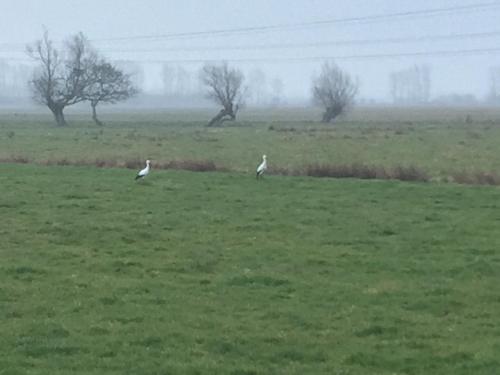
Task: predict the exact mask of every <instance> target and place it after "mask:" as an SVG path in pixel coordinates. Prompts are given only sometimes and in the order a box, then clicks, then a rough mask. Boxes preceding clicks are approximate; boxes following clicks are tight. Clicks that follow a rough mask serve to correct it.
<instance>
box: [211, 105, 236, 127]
mask: <svg viewBox="0 0 500 375" xmlns="http://www.w3.org/2000/svg"><path fill="white" fill-rule="evenodd" d="M237 111H238V106H236V111H233V107H232V106H231V107H228V108H223V109H221V110H220V112H219V113H217V115H215V117H214V118H213V119H211V120H210V122H209V123H208V124H207V126H216V125H220V124H222V123H223V122H224V121H228V120H231V121H234V120H236V112H237ZM226 116H227V117H226Z"/></svg>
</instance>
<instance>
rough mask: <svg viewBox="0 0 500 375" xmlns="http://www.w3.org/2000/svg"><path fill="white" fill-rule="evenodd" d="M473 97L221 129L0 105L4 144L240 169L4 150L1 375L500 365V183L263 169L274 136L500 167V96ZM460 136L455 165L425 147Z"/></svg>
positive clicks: (300, 153) (0, 153)
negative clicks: (94, 119)
mask: <svg viewBox="0 0 500 375" xmlns="http://www.w3.org/2000/svg"><path fill="white" fill-rule="evenodd" d="M300 113H302V112H300ZM466 113H467V114H468V113H469V112H453V114H451V115H450V114H448V115H447V116H445V115H442V114H441V113H439V112H437V111H436V112H435V113H434V112H432V111H431V112H429V113H428V114H427V115H426V116H424V117H425V119H421V118H420V117H418V116H419V114H418V113H411V112H404V113H402V114H400V115H399V116H396V115H397V113H396V114H394V113H392V112H391V115H389V114H387V113H383V112H374V113H373V114H372V115H368V114H367V113H360V112H357V113H353V114H352V117H350V118H347V119H344V121H343V122H341V123H339V124H337V125H335V126H333V127H324V126H320V125H318V124H315V123H309V122H307V121H306V117H307V116H306V115H305V114H303V113H302V114H301V116H304V118H299V116H298V115H295V114H294V113H291V114H290V113H288V114H287V113H285V114H283V113H280V114H275V116H276V118H275V121H274V120H273V121H268V122H266V121H264V120H261V119H259V116H264V115H265V114H262V113H255V114H252V115H251V116H253V117H251V116H250V114H248V115H247V116H248V117H247V118H245V117H244V118H242V120H241V121H240V122H238V123H237V124H235V126H230V127H223V128H216V129H207V128H204V127H202V126H201V124H202V115H203V113H194V114H193V115H192V120H191V122H189V121H183V120H182V118H183V116H184V115H183V112H175V113H170V114H165V115H163V114H155V115H145V114H130V116H125V115H117V114H115V115H109V116H108V117H106V116H103V119H104V120H106V121H107V122H108V125H107V126H106V127H105V128H104V129H102V131H101V129H100V128H97V127H95V126H93V125H91V124H90V123H89V122H86V121H83V120H82V118H81V117H78V116H75V120H74V122H73V124H72V126H70V127H69V128H67V129H57V128H55V127H53V126H52V125H51V123H50V118H49V117H44V116H42V117H40V120H38V121H37V115H34V114H33V115H18V116H13V115H9V116H7V115H3V116H0V159H2V158H3V159H5V160H8V159H9V158H12V157H26V158H28V159H29V161H30V162H32V161H34V162H38V163H40V164H43V163H44V162H45V161H47V160H49V159H51V158H52V159H58V158H60V159H62V158H66V160H69V161H72V160H73V161H75V160H83V159H85V158H88V159H94V158H95V159H97V158H115V159H116V160H121V159H123V160H127V159H133V158H141V159H145V158H146V157H150V158H152V159H153V160H172V159H174V158H188V157H189V158H190V159H208V160H215V161H217V162H219V163H223V165H225V166H227V167H228V168H229V169H231V171H230V172H226V173H220V172H210V173H194V172H188V171H166V170H155V169H153V172H152V173H151V175H150V176H148V177H147V178H146V179H145V180H143V181H139V182H134V181H133V179H134V176H135V171H133V170H129V169H121V168H95V167H76V166H42V165H39V164H33V163H28V164H14V163H0V222H1V223H2V225H1V226H0V257H1V259H2V261H1V262H0V302H1V303H0V319H1V321H2V325H1V330H0V333H1V334H0V375H4V374H5V375H7V374H9V375H14V374H16V375H18V374H19V375H20V374H37V375H38V374H50V375H53V374H56V375H57V374H61V375H63V374H95V375H97V374H148V375H152V374H217V375H219V374H231V375H237V374H239V375H249V374H314V375H315V374H338V375H340V374H342V375H347V374H349V375H357V374H370V375H372V374H387V375H389V374H399V375H402V374H407V375H410V374H411V375H413V374H415V375H417V374H419V375H420V374H421V375H424V374H425V375H427V374H450V375H451V374H453V375H457V374H458V375H461V374H463V375H469V374H480V375H481V374H484V375H486V374H488V375H490V374H495V373H497V372H498V369H499V368H500V359H499V358H500V356H499V353H500V297H499V294H498V285H499V284H500V252H499V249H500V235H499V234H500V231H499V230H498V226H499V223H500V189H499V188H498V187H484V186H468V185H457V184H442V183H436V182H431V183H409V182H399V181H363V180H356V179H329V178H326V179H318V178H308V177H283V176H266V177H265V178H264V179H263V180H260V181H256V180H255V177H254V175H253V170H254V168H255V165H256V163H257V162H258V161H259V159H260V154H261V153H263V152H266V153H267V154H268V155H269V158H270V162H276V163H279V165H285V164H286V163H292V164H293V163H301V162H302V161H303V159H304V158H306V159H307V160H310V161H311V162H316V161H317V160H323V159H321V158H324V160H326V161H328V162H331V161H333V162H337V161H339V160H341V159H342V158H346V160H348V159H349V155H352V156H353V157H356V156H357V157H359V158H360V160H361V161H362V162H369V161H376V162H377V163H378V162H380V163H383V162H384V160H386V161H385V162H386V163H389V164H391V163H394V164H396V163H401V162H404V161H405V160H408V163H412V164H417V165H421V166H425V167H426V168H429V170H431V171H434V172H433V173H435V175H436V176H438V175H439V173H442V171H445V170H446V168H452V167H453V168H459V169H474V168H477V169H478V170H487V169H488V168H494V167H495V166H496V165H497V164H500V153H499V152H498V151H496V149H495V147H494V143H495V140H497V138H500V122H499V123H498V124H497V121H498V120H497V117H496V116H497V114H496V112H495V113H488V114H485V113H482V112H481V113H477V114H476V113H473V115H472V117H473V119H474V121H476V122H473V123H472V124H470V123H469V124H466V123H464V122H463V121H462V120H460V119H462V118H463V115H464V114H466ZM403 114H404V116H407V117H408V118H412V119H413V120H412V123H411V124H409V123H406V121H409V120H407V119H405V118H403V117H404V116H402V115H403ZM291 115H293V117H294V118H295V120H292V119H291V118H290V117H289V116H291ZM197 116H198V117H197ZM287 116H288V117H287ZM391 116H395V118H392V117H391ZM440 116H442V117H440ZM481 116H483V117H481ZM499 118H500V117H499ZM384 119H385V120H384ZM68 120H69V121H71V120H72V118H71V117H70V116H68ZM461 121H462V122H461ZM270 126H273V128H274V129H281V130H278V131H276V130H272V129H271V130H270V129H269V127H270ZM292 128H293V129H295V130H290V129H292ZM283 129H287V130H284V131H283ZM313 129H317V130H313ZM409 129H413V130H409ZM366 131H367V132H368V133H367V134H365V135H364V136H362V135H363V132H366ZM396 132H402V133H401V134H396ZM12 133H14V134H12ZM319 133H320V134H321V135H320V134H319ZM472 133H474V134H478V135H474V136H471V135H470V134H472ZM311 134H312V135H311ZM335 134H343V135H349V137H351V138H346V137H344V136H340V138H337V137H336V136H333V137H332V138H328V135H335ZM377 134H378V135H379V136H376V135H377ZM383 134H384V135H383ZM386 135H387V136H388V138H386ZM287 137H289V138H290V139H288V138H287ZM363 137H365V138H363ZM419 137H423V138H424V141H421V140H418V138H419ZM496 137H497V138H496ZM210 139H213V140H210ZM285 139H288V140H285ZM379 140H380V141H381V142H383V147H382V146H380V145H379V146H376V145H375V144H377V142H378V141H379ZM499 140H500V139H499ZM431 141H433V142H434V143H433V144H431V145H427V144H426V142H431ZM462 141H463V142H466V146H464V148H466V149H467V150H468V151H467V152H461V151H460V150H459V149H456V150H455V151H454V155H455V156H454V159H453V161H450V160H442V159H441V158H440V157H436V156H430V155H428V153H429V152H431V151H429V150H432V152H434V153H435V154H436V155H441V154H442V153H443V150H451V149H454V147H455V146H456V143H457V144H459V142H462ZM345 142H347V143H345ZM372 142H373V143H374V144H372ZM158 144H161V146H160V145H158ZM424 144H425V146H422V145H424ZM370 145H371V148H370ZM410 145H413V146H410ZM433 145H434V146H433ZM351 146H352V147H351ZM389 146H390V147H389ZM412 147H414V149H413V148H412ZM426 147H427V148H426ZM434 147H435V148H436V149H435V148H434ZM338 148H341V150H339V149H338ZM392 148H393V150H392V151H391V150H389V149H392ZM308 150H311V152H308ZM363 150H365V151H366V154H363ZM398 150H399V151H398ZM345 153H348V155H346V154H345ZM360 153H361V154H360ZM468 153H470V154H468ZM193 155H194V156H193ZM363 155H364V156H363ZM377 155H379V156H380V157H385V158H387V159H383V158H382V159H380V160H377V159H376V158H377ZM404 155H406V156H404ZM470 155H475V157H474V158H471V157H470ZM404 157H406V158H407V159H404ZM308 158H309V159H308ZM337 158H338V159H337ZM365 158H368V159H365ZM434 158H435V160H436V161H435V164H432V163H430V161H431V160H434ZM255 159H257V160H255ZM400 159H401V160H400ZM447 163H449V164H447ZM482 163H486V165H483V164H482ZM294 165H295V164H294ZM482 168H484V169H482Z"/></svg>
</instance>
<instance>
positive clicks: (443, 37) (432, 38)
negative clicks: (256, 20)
mask: <svg viewBox="0 0 500 375" xmlns="http://www.w3.org/2000/svg"><path fill="white" fill-rule="evenodd" d="M498 36H500V30H496V31H486V32H476V33H455V34H440V35H422V36H409V37H399V38H374V39H353V40H332V41H325V42H307V43H305V42H304V43H279V44H278V43H274V44H249V45H240V46H228V45H219V46H178V47H166V48H155V49H151V48H147V49H138V48H136V49H113V48H110V49H100V51H101V52H105V53H136V52H175V51H179V52H198V51H221V50H269V49H272V50H276V49H292V48H314V47H327V46H350V45H353V46H355V45H370V44H401V43H411V42H439V41H447V40H464V39H481V38H494V37H498ZM6 52H13V53H20V52H23V53H24V51H16V50H7V49H3V50H2V48H1V46H0V53H6Z"/></svg>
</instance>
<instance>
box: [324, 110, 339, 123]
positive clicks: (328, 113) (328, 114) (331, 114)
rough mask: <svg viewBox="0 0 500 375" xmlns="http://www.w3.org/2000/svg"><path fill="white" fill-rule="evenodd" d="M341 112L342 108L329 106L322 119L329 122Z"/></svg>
mask: <svg viewBox="0 0 500 375" xmlns="http://www.w3.org/2000/svg"><path fill="white" fill-rule="evenodd" d="M341 112H342V110H340V109H339V108H335V107H328V108H326V110H325V112H324V113H323V119H322V120H321V121H322V122H326V123H329V122H331V121H332V120H334V119H335V118H336V117H337V116H338V115H340V113H341Z"/></svg>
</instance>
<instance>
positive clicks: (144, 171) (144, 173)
mask: <svg viewBox="0 0 500 375" xmlns="http://www.w3.org/2000/svg"><path fill="white" fill-rule="evenodd" d="M150 163H151V161H149V160H146V168H144V169H141V170H140V171H139V172H138V173H137V176H135V179H136V180H138V179H140V178H144V177H146V176H147V175H148V173H149V171H150V170H151V167H150V166H149V164H150Z"/></svg>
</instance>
